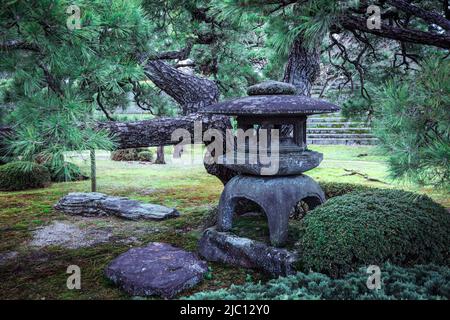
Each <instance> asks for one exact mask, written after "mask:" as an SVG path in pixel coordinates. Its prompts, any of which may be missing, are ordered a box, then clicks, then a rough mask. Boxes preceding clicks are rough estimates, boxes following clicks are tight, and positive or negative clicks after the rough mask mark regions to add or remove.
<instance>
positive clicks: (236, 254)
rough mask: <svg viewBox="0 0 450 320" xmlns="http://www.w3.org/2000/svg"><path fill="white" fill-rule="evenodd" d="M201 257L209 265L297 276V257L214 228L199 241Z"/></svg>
mask: <svg viewBox="0 0 450 320" xmlns="http://www.w3.org/2000/svg"><path fill="white" fill-rule="evenodd" d="M198 250H199V254H200V255H201V256H202V257H204V258H205V259H206V260H208V261H215V262H222V263H227V264H231V265H235V266H240V267H244V268H250V269H258V270H261V271H263V272H265V273H268V274H270V275H272V276H287V275H291V274H295V273H296V270H295V267H294V266H295V264H296V263H297V262H298V260H299V257H298V255H297V253H295V252H291V251H289V250H286V249H282V248H276V247H271V246H269V245H266V244H265V243H262V242H258V241H254V240H251V239H248V238H241V237H238V236H235V235H233V234H230V233H227V232H219V231H216V230H215V229H214V228H210V229H206V230H205V231H204V233H203V235H202V237H201V239H200V241H199V248H198Z"/></svg>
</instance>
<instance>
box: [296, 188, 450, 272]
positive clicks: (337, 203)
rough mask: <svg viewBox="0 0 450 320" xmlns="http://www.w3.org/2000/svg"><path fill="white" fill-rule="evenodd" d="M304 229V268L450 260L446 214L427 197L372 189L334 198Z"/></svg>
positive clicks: (344, 269) (318, 269) (352, 267)
mask: <svg viewBox="0 0 450 320" xmlns="http://www.w3.org/2000/svg"><path fill="white" fill-rule="evenodd" d="M302 229H303V232H302V233H301V239H300V242H299V246H300V248H301V252H302V264H303V269H302V270H313V271H316V272H321V273H325V274H328V275H331V276H340V275H342V274H345V273H347V272H350V271H354V270H356V269H357V268H358V267H360V266H367V265H372V264H374V265H380V264H383V263H384V262H391V263H393V264H396V265H400V266H411V265H415V264H426V263H435V264H444V265H449V264H450V254H449V248H450V214H449V213H448V212H447V210H446V209H445V208H444V207H442V206H441V205H439V204H437V203H435V202H434V201H433V200H431V199H430V198H429V197H427V196H421V195H417V194H413V193H410V192H405V191H401V190H382V189H378V190H377V189H374V190H371V191H365V192H354V193H350V194H346V195H343V196H340V197H334V198H332V199H330V200H328V201H327V202H326V203H325V204H323V205H321V206H320V207H318V208H316V209H315V210H313V211H311V212H309V214H308V215H306V217H305V218H304V220H303V222H302Z"/></svg>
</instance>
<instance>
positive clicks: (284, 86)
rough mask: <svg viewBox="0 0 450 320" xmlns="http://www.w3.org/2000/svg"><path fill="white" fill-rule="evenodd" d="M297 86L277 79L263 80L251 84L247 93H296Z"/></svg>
mask: <svg viewBox="0 0 450 320" xmlns="http://www.w3.org/2000/svg"><path fill="white" fill-rule="evenodd" d="M296 92H297V88H296V87H295V86H294V85H292V84H290V83H286V82H279V81H273V80H269V81H264V82H261V83H258V84H255V85H253V86H250V87H248V89H247V94H248V95H249V96H260V95H278V94H289V95H293V94H296Z"/></svg>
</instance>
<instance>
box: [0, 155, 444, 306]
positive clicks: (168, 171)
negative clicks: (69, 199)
mask: <svg viewBox="0 0 450 320" xmlns="http://www.w3.org/2000/svg"><path fill="white" fill-rule="evenodd" d="M312 149H314V150H317V151H320V152H323V153H324V159H325V160H324V161H323V162H322V164H321V165H320V166H319V167H318V168H316V169H314V170H312V171H310V172H309V173H308V175H310V176H311V177H313V178H314V179H316V180H318V181H319V182H320V181H323V182H327V181H329V182H350V183H357V184H362V185H368V186H375V187H382V188H385V187H387V188H403V189H409V190H413V191H416V192H421V193H427V194H428V195H430V196H431V197H432V198H433V199H435V200H436V201H437V202H440V203H442V204H443V205H444V206H446V207H450V198H449V195H448V194H445V193H444V192H442V191H438V190H433V189H432V188H423V189H415V188H412V187H411V186H408V185H405V184H398V183H397V182H394V181H391V180H389V178H388V177H387V166H386V164H385V163H384V158H383V156H381V155H377V153H376V150H375V148H373V147H348V146H313V147H312ZM166 153H167V155H166V158H167V160H168V162H169V163H168V164H166V165H153V164H143V163H137V162H113V161H110V160H109V156H108V153H106V152H97V175H98V191H99V192H103V193H107V194H111V195H120V196H127V197H130V198H133V199H137V200H141V201H145V202H151V203H157V204H161V205H165V206H169V207H176V208H177V209H178V210H179V211H180V212H181V216H180V217H179V218H177V219H172V220H166V221H162V222H133V221H123V220H118V219H115V218H81V217H68V216H66V215H64V214H62V213H59V212H56V211H55V210H53V208H52V206H53V205H54V204H55V203H56V202H57V201H58V199H59V198H61V197H62V196H64V195H65V194H67V193H69V192H74V191H82V192H88V191H89V188H90V182H89V181H80V182H70V183H55V184H53V185H51V186H50V187H48V188H46V189H36V190H28V191H22V192H0V258H1V257H2V256H3V257H5V256H6V255H8V254H11V253H14V255H15V258H13V259H3V261H2V259H0V279H1V280H0V299H129V298H130V297H129V296H127V295H126V294H124V293H122V292H121V291H120V290H119V289H117V288H116V287H115V286H114V285H112V284H111V283H110V282H109V281H108V280H107V279H106V278H105V277H104V275H103V270H104V268H105V266H106V265H107V264H108V262H110V261H111V260H112V259H113V258H115V257H116V256H117V255H119V254H120V253H122V252H125V251H127V250H128V249H129V248H130V247H132V246H137V245H142V244H146V243H148V242H150V241H161V242H166V243H170V244H173V245H175V246H178V247H181V248H184V249H186V250H190V251H195V250H196V247H197V241H198V239H199V237H200V235H201V230H202V226H203V225H204V219H205V216H207V214H208V212H209V211H210V210H211V208H212V207H214V206H215V205H217V203H218V200H219V196H220V193H221V191H222V188H223V186H222V184H221V183H220V182H219V180H217V179H216V178H215V177H213V176H210V175H208V174H207V173H206V172H205V170H204V168H203V165H202V164H201V156H200V154H201V150H198V149H197V150H195V152H193V154H194V156H195V157H194V159H195V161H192V162H191V161H190V159H188V157H187V155H188V154H190V152H188V151H187V152H185V155H184V156H183V161H182V163H181V161H172V160H171V159H170V158H171V157H170V155H171V148H166ZM68 160H70V159H68ZM87 160H88V155H87V154H86V155H84V156H82V157H80V156H75V155H74V156H73V158H72V159H71V160H70V161H74V162H76V163H77V164H79V165H81V166H82V167H84V168H85V169H86V171H88V162H87ZM345 169H347V170H353V171H354V172H358V173H362V174H366V175H368V176H369V177H370V178H371V179H374V180H380V181H382V182H377V181H372V180H367V179H366V178H364V177H362V176H361V175H358V174H352V175H349V173H350V172H349V171H346V170H345ZM238 220H239V221H237V224H236V228H235V231H236V233H238V234H241V235H248V236H251V235H252V234H253V235H259V238H261V237H262V238H264V237H266V236H267V234H268V232H267V226H266V224H265V221H264V219H262V218H258V217H252V218H249V217H245V218H242V219H238ZM53 221H63V222H67V223H72V224H75V225H77V226H78V227H80V228H96V229H105V230H108V231H109V232H111V234H112V238H111V241H110V242H108V243H103V244H98V245H95V246H91V247H85V248H79V249H66V248H62V247H58V246H50V247H44V248H35V247H32V246H31V245H30V241H31V240H32V237H33V232H34V231H35V230H36V229H37V228H40V227H42V226H46V225H49V224H51V223H52V222H53ZM256 221H258V223H255V222H256ZM130 239H131V240H130ZM69 265H78V266H79V267H80V268H81V273H82V274H81V283H82V284H81V285H82V287H81V290H68V289H67V287H66V280H67V277H68V275H67V274H66V269H67V267H68V266H69ZM209 267H210V271H209V273H208V274H207V275H206V277H205V280H204V281H203V282H202V283H201V284H200V285H199V286H197V287H195V288H194V289H192V290H191V291H190V292H184V293H183V295H186V294H189V293H191V292H197V291H201V290H213V289H217V288H220V287H227V286H230V285H231V284H233V283H234V284H240V283H244V282H245V281H249V280H258V279H261V280H265V279H266V278H265V276H263V275H261V274H259V273H257V272H253V271H250V270H245V269H242V268H236V267H229V266H225V265H221V264H218V263H209Z"/></svg>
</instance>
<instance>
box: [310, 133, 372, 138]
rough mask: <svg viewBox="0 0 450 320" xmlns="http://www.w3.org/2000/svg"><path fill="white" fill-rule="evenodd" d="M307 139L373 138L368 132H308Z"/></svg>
mask: <svg viewBox="0 0 450 320" xmlns="http://www.w3.org/2000/svg"><path fill="white" fill-rule="evenodd" d="M307 138H308V139H367V138H374V136H373V135H372V134H370V133H358V134H356V133H355V134H353V133H321V134H315V133H313V134H308V135H307Z"/></svg>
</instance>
